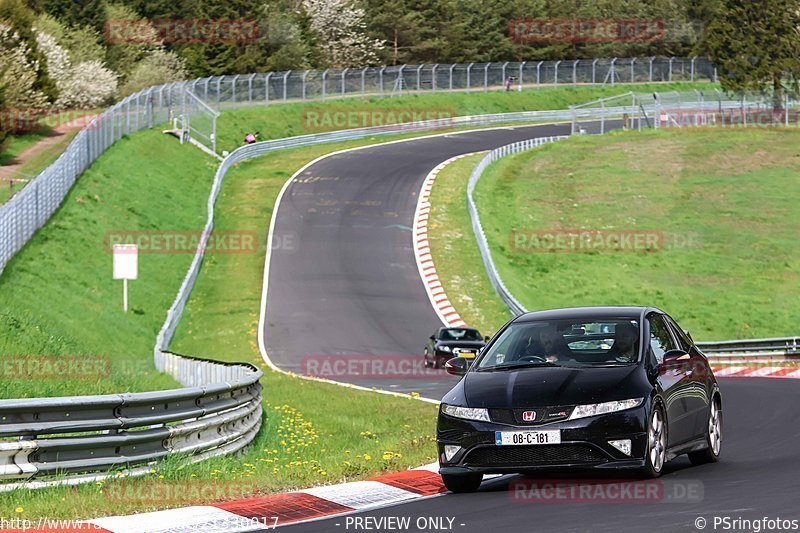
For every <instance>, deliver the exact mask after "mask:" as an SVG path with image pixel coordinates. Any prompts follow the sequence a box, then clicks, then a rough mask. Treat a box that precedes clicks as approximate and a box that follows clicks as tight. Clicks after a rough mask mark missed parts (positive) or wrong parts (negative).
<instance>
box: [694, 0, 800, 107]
mask: <svg viewBox="0 0 800 533" xmlns="http://www.w3.org/2000/svg"><path fill="white" fill-rule="evenodd" d="M799 28H800V1H798V0H770V2H769V3H768V4H764V3H760V2H752V1H749V0H724V1H723V4H722V6H721V8H720V10H719V12H718V13H717V16H716V17H714V20H713V21H712V23H711V25H710V26H709V33H708V36H707V38H706V43H705V44H706V46H707V48H708V51H709V53H710V55H711V58H712V59H713V60H714V61H715V63H716V64H717V66H718V70H719V76H720V80H721V82H722V86H723V88H725V89H729V90H736V91H740V90H756V91H762V92H769V93H772V95H773V98H774V99H775V103H776V105H778V106H780V102H781V100H782V98H783V93H784V89H786V88H789V89H791V90H792V91H794V92H797V90H798V78H800V34H798V31H799V30H798V29H799Z"/></svg>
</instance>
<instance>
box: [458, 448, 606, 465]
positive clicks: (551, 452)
mask: <svg viewBox="0 0 800 533" xmlns="http://www.w3.org/2000/svg"><path fill="white" fill-rule="evenodd" d="M606 459H607V458H606V456H605V455H604V454H603V453H602V452H600V451H598V450H596V449H595V448H593V447H591V446H586V445H582V444H553V445H549V446H490V447H484V448H478V449H476V450H472V451H471V452H470V453H469V454H467V457H466V458H465V459H464V464H465V465H468V466H541V465H558V464H576V463H599V462H603V461H605V460H606Z"/></svg>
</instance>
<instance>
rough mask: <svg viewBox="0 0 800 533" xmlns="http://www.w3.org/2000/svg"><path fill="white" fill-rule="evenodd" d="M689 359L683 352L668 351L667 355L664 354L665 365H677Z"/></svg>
mask: <svg viewBox="0 0 800 533" xmlns="http://www.w3.org/2000/svg"><path fill="white" fill-rule="evenodd" d="M689 359H690V356H689V354H688V353H686V352H684V351H683V350H669V351H668V352H667V353H665V354H664V364H665V365H669V364H673V363H679V362H688V361H689Z"/></svg>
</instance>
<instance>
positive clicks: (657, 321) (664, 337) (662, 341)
mask: <svg viewBox="0 0 800 533" xmlns="http://www.w3.org/2000/svg"><path fill="white" fill-rule="evenodd" d="M647 322H648V323H649V324H650V349H651V350H652V352H653V355H654V356H655V358H656V361H657V362H658V363H659V364H660V363H661V362H663V361H664V354H665V353H666V352H668V351H669V350H674V349H675V348H676V346H675V341H673V340H672V336H671V335H670V333H669V329H667V325H666V323H664V319H663V318H662V317H660V316H659V315H650V316H649V317H648V319H647Z"/></svg>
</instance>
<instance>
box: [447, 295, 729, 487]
mask: <svg viewBox="0 0 800 533" xmlns="http://www.w3.org/2000/svg"><path fill="white" fill-rule="evenodd" d="M446 368H447V370H448V371H449V372H450V373H453V374H457V375H463V378H462V379H461V381H459V383H458V384H457V385H456V386H455V387H454V388H453V389H452V390H451V391H450V392H448V393H447V394H446V395H445V397H444V398H443V399H442V404H441V407H440V410H439V420H438V425H437V431H436V436H437V441H438V448H439V464H440V470H439V471H440V473H441V474H442V478H443V480H444V483H445V485H446V486H447V488H448V489H449V490H451V491H453V492H469V491H474V490H476V489H477V488H478V486H479V485H480V483H481V480H482V477H483V475H484V474H490V473H512V472H520V473H532V472H537V471H541V470H543V469H560V468H597V469H603V468H613V469H630V470H635V471H637V472H638V473H640V474H641V475H643V476H645V477H656V476H659V475H660V474H661V472H662V469H663V467H664V464H665V463H666V462H667V461H669V460H671V459H672V458H674V457H676V456H678V455H681V454H684V453H686V454H688V455H689V459H690V460H691V462H692V463H693V464H700V463H706V462H716V461H717V460H718V459H719V454H720V445H721V437H722V397H721V395H720V391H719V387H718V386H717V382H716V379H715V378H714V375H713V374H712V372H711V367H710V366H709V364H708V361H707V360H706V358H705V356H704V355H703V354H702V353H701V352H700V350H698V349H697V346H696V345H695V343H694V341H693V340H692V338H691V336H690V335H689V334H688V333H687V332H684V330H682V329H681V328H680V327H678V325H677V324H676V323H675V321H674V320H672V318H670V317H669V316H668V315H666V314H665V313H663V312H662V311H660V310H658V309H655V308H652V307H580V308H572V309H556V310H550V311H538V312H535V313H528V314H525V315H522V316H520V317H517V318H516V319H514V320H512V321H511V322H509V323H508V324H506V326H505V327H503V329H501V330H500V331H499V332H498V333H497V335H495V336H494V338H493V339H492V340H491V341H490V342H489V344H488V345H487V346H486V347H485V348H484V350H483V351H482V352H481V354H480V356H479V357H478V359H477V360H475V362H474V363H472V364H470V362H469V361H467V360H464V359H461V358H454V359H451V360H450V361H448V362H447V364H446Z"/></svg>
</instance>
